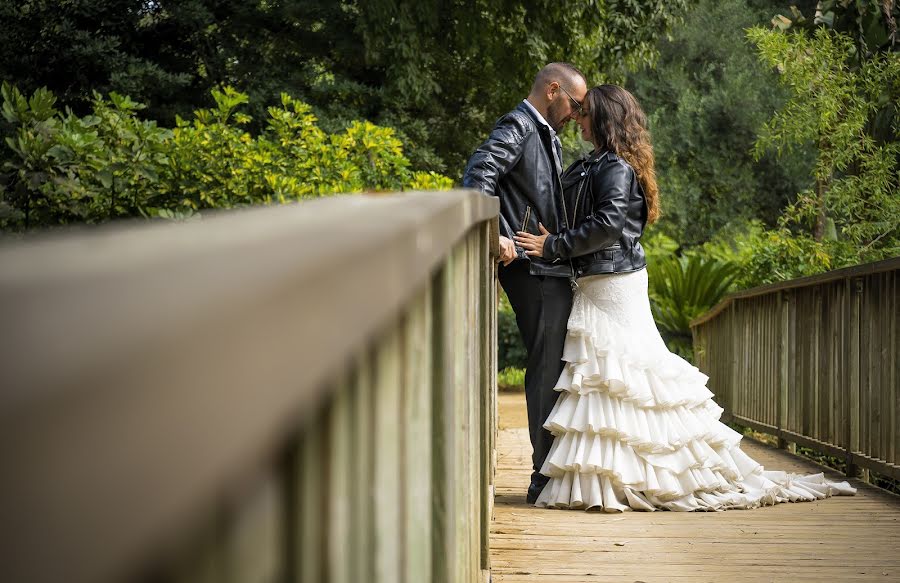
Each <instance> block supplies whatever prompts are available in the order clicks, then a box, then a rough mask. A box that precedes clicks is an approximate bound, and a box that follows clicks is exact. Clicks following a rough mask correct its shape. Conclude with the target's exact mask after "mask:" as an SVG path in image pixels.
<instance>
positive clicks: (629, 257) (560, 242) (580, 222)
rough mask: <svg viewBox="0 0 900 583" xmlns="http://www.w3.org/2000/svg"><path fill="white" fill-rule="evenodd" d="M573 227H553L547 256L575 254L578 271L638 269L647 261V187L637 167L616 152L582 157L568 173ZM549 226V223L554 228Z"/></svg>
mask: <svg viewBox="0 0 900 583" xmlns="http://www.w3.org/2000/svg"><path fill="white" fill-rule="evenodd" d="M562 180H563V185H564V187H565V194H566V199H567V200H568V202H569V212H571V213H573V215H570V216H569V223H570V224H572V225H575V227H574V228H572V229H566V230H562V231H551V232H555V233H556V234H553V235H550V236H548V237H547V240H546V241H544V251H543V256H544V258H545V259H549V260H551V261H553V260H556V261H560V260H570V259H571V260H572V262H573V265H574V268H575V277H581V276H585V275H598V274H601V273H623V272H628V271H637V270H639V269H643V268H644V267H646V266H647V261H646V258H645V256H644V249H643V247H641V242H640V239H641V234H642V233H643V231H644V226H645V225H646V224H647V204H646V202H645V200H644V191H643V188H641V186H640V183H639V182H638V179H637V174H636V173H635V171H634V169H633V168H632V167H631V166H630V165H629V164H628V163H627V162H625V160H623V159H621V158H619V157H618V156H616V155H615V154H613V153H611V152H601V153H599V154H595V155H592V156H589V157H588V158H587V159H586V160H579V161H577V162H575V163H574V164H572V165H571V166H569V168H567V169H566V171H565V172H564V173H563V177H562ZM548 230H549V229H548Z"/></svg>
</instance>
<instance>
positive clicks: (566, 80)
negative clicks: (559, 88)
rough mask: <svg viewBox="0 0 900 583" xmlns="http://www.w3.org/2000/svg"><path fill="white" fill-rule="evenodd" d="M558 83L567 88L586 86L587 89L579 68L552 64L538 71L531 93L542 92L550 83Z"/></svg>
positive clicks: (567, 64)
mask: <svg viewBox="0 0 900 583" xmlns="http://www.w3.org/2000/svg"><path fill="white" fill-rule="evenodd" d="M554 81H556V82H557V83H559V84H560V85H563V86H565V87H566V88H570V87H577V86H579V85H580V86H584V87H587V81H586V80H585V77H584V73H582V72H581V71H580V70H578V67H576V66H575V65H571V64H569V63H550V64H549V65H546V66H544V68H543V69H541V70H540V71H538V74H537V76H536V77H535V78H534V83H533V84H532V85H531V91H532V93H534V92H540V91H542V90H543V89H544V87H546V86H547V85H548V84H549V83H552V82H554Z"/></svg>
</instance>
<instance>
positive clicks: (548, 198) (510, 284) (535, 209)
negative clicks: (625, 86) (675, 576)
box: [463, 63, 587, 504]
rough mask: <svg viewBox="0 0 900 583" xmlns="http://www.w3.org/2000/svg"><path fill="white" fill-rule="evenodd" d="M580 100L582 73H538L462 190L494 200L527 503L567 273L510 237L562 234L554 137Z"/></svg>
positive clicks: (556, 68)
mask: <svg viewBox="0 0 900 583" xmlns="http://www.w3.org/2000/svg"><path fill="white" fill-rule="evenodd" d="M586 93H587V84H586V82H585V78H584V74H582V72H581V71H579V70H578V69H576V68H575V67H573V66H572V65H570V64H568V63H550V64H549V65H547V66H545V67H544V68H543V69H541V70H540V72H538V74H537V77H536V78H535V80H534V84H533V85H532V86H531V93H529V94H528V98H527V99H525V100H523V101H522V103H520V104H519V105H518V106H517V107H516V108H515V109H514V110H512V111H511V112H509V113H507V114H506V115H504V116H503V117H501V118H500V119H499V120H498V121H497V124H496V125H495V126H494V129H493V130H492V131H491V134H490V136H488V139H487V140H486V141H485V142H484V143H483V144H482V145H481V146H479V148H478V149H477V150H475V153H474V154H472V157H471V158H470V159H469V163H468V165H467V166H466V172H465V175H464V176H463V186H465V187H467V188H475V189H478V190H480V191H481V192H484V193H486V194H490V195H493V196H497V197H499V198H500V262H501V264H502V265H501V266H500V268H499V277H500V285H501V286H503V290H504V291H505V292H506V295H507V296H508V297H509V303H510V304H511V305H512V308H513V311H514V312H515V313H516V324H517V325H518V327H519V333H520V334H521V335H522V340H523V342H524V343H525V348H526V349H527V350H528V365H527V367H526V371H525V400H526V402H527V407H528V430H529V432H530V434H531V446H532V448H533V454H532V456H531V461H532V464H533V471H532V473H531V484H530V485H529V487H528V494H527V496H526V501H527V502H528V503H529V504H534V502H535V501H536V500H537V497H538V494H540V492H541V489H543V487H544V485H545V484H546V483H547V480H548V478H547V477H546V476H544V475H542V474H541V473H540V469H541V466H542V465H543V463H544V460H545V459H546V457H547V454H548V453H549V451H550V445H551V444H552V443H553V436H552V435H551V434H550V432H549V431H547V430H546V429H544V428H543V425H544V422H545V421H546V420H547V417H548V416H549V415H550V411H551V409H553V405H554V404H555V403H556V398H557V393H556V392H555V391H554V390H553V387H554V385H555V384H556V380H557V379H558V378H559V374H560V373H561V372H562V367H563V362H562V352H563V344H564V342H565V337H566V323H567V322H568V319H569V312H570V311H571V309H572V289H571V287H570V285H569V278H570V277H571V276H572V271H571V266H570V265H569V264H568V263H563V262H556V263H551V262H548V261H545V260H543V259H541V258H539V257H529V256H526V255H525V253H524V251H523V250H522V249H521V248H518V247H516V245H515V242H514V241H513V237H514V235H515V233H516V231H528V232H530V233H534V234H539V227H538V225H539V224H542V225H544V226H545V227H546V228H547V229H549V230H550V232H552V233H558V232H559V231H560V230H562V229H564V228H566V219H565V213H564V208H565V202H564V201H563V198H562V197H563V191H562V183H561V181H560V173H561V172H562V152H561V146H560V143H559V138H557V136H556V133H557V132H558V131H560V130H561V129H562V128H563V126H564V125H565V124H566V123H567V122H568V121H569V120H570V119H574V118H575V116H576V115H578V113H579V112H580V111H581V102H582V100H583V99H584V96H585V94H586ZM570 212H571V211H570ZM569 220H571V219H569Z"/></svg>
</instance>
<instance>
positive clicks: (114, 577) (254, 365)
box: [0, 191, 498, 583]
mask: <svg viewBox="0 0 900 583" xmlns="http://www.w3.org/2000/svg"><path fill="white" fill-rule="evenodd" d="M497 212H498V205H497V200H496V199H492V198H489V197H484V196H482V195H479V194H476V193H474V192H471V191H454V192H448V193H419V194H407V195H399V196H384V197H366V196H354V197H338V198H332V199H323V200H318V201H314V202H308V203H303V204H298V205H290V206H286V207H272V208H263V209H252V210H246V211H239V212H233V213H225V214H223V215H222V216H214V217H210V218H207V219H205V220H202V221H199V222H197V223H192V224H185V225H169V224H155V225H146V224H139V225H127V226H125V227H121V226H120V227H113V228H111V229H101V230H99V231H91V232H83V233H80V234H79V233H75V234H72V233H64V234H60V235H55V236H50V237H47V238H41V239H38V240H37V241H31V242H25V243H13V244H10V243H6V244H5V245H4V246H3V247H0V326H2V328H0V387H2V390H0V472H2V479H0V580H2V581H9V582H13V581H16V582H25V581H27V582H29V583H44V582H48V583H49V582H60V581H66V583H88V582H105V581H164V582H179V581H190V582H213V581H216V582H219V581H221V582H235V583H269V582H273V583H274V582H281V581H309V582H319V581H328V582H350V581H366V582H368V581H372V582H385V583H387V582H390V583H394V582H408V583H418V582H420V581H437V582H448V583H451V582H452V583H455V582H457V581H480V580H482V578H483V577H484V573H485V570H486V569H487V568H488V564H487V561H488V540H487V538H488V532H489V520H490V512H491V504H492V499H493V496H492V486H491V485H492V480H493V473H494V465H495V462H494V459H493V451H494V437H495V426H496V425H495V422H496V414H495V411H496V401H495V386H496V383H495V374H496V373H495V371H496V344H495V334H496V288H495V279H494V259H493V257H495V256H496V254H497V249H496V244H495V243H494V242H495V241H496V240H497V237H496V216H497Z"/></svg>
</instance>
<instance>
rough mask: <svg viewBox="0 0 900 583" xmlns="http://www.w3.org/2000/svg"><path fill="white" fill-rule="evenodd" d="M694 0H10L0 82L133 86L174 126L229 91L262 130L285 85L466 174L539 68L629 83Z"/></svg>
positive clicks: (64, 89)
mask: <svg viewBox="0 0 900 583" xmlns="http://www.w3.org/2000/svg"><path fill="white" fill-rule="evenodd" d="M689 1H690V0H670V1H662V0H652V1H651V0H641V1H639V0H591V1H588V2H578V3H569V4H567V3H560V2H551V1H550V0H535V1H532V2H528V3H520V2H511V1H509V0H425V1H418V2H412V1H410V0H399V1H391V2H388V1H387V0H366V1H362V0H283V1H276V2H270V1H262V0H255V1H246V0H178V1H175V0H72V1H70V2H66V3H57V2H50V1H49V0H24V1H13V0H0V18H2V21H3V22H4V26H5V27H6V28H5V31H4V35H3V37H2V38H0V78H2V79H4V80H7V81H10V82H14V83H16V84H17V85H18V86H19V87H20V88H21V89H22V90H23V91H25V92H26V93H30V92H32V91H34V90H35V89H37V88H39V87H41V86H46V87H48V88H50V89H51V90H53V91H54V92H55V93H56V94H57V95H59V97H60V103H61V105H66V106H68V105H71V106H75V107H76V110H77V111H80V112H81V113H85V112H87V111H88V110H89V109H90V103H91V99H92V91H94V90H98V91H100V92H102V93H106V92H109V91H116V92H118V93H120V94H128V95H131V96H132V98H134V99H135V100H137V101H141V102H143V103H147V104H148V107H147V108H146V109H145V110H143V112H142V115H144V116H146V117H147V118H148V119H158V120H159V121H160V122H161V123H165V124H171V123H174V118H175V115H177V114H180V115H182V116H183V117H184V116H187V115H189V113H190V112H191V111H193V109H195V108H196V107H198V106H200V105H203V104H206V103H207V100H208V92H209V91H210V90H211V89H212V88H214V87H217V86H219V85H222V84H228V85H232V86H234V87H235V88H237V89H238V90H240V91H242V92H244V93H246V94H248V96H249V99H250V101H249V103H248V105H247V108H248V111H249V113H250V115H251V117H252V118H253V119H256V120H257V125H255V126H254V127H251V128H249V129H250V130H252V131H262V130H263V129H264V127H263V125H262V123H261V122H260V121H259V120H262V119H264V118H265V116H264V115H263V114H264V112H265V109H266V107H268V106H269V105H271V104H272V103H275V102H277V100H278V96H279V95H280V93H281V92H287V93H289V94H291V95H294V96H296V97H297V98H298V99H301V100H303V101H304V102H307V103H309V104H311V105H312V106H313V110H314V113H315V114H316V115H317V117H318V118H319V120H320V123H321V125H322V128H323V129H325V130H326V131H330V132H334V131H339V130H340V129H342V128H343V127H344V126H345V125H346V124H347V123H348V122H349V121H350V120H353V119H368V120H370V121H372V122H375V123H378V124H381V125H387V126H391V127H395V128H396V129H397V131H398V133H399V136H400V137H401V139H402V140H403V141H404V143H406V144H408V145H409V149H408V155H409V156H410V159H411V162H412V163H413V164H414V165H415V166H417V167H426V168H428V169H432V170H439V171H443V170H447V171H449V172H450V173H451V174H453V175H459V174H461V172H462V169H463V166H464V161H465V159H466V158H467V157H468V155H469V154H470V153H471V151H472V150H473V149H474V147H475V146H476V145H477V143H478V141H479V139H481V138H482V137H483V136H484V135H485V134H486V133H487V131H488V130H489V129H490V126H491V124H492V123H493V121H494V120H495V119H496V118H497V117H498V116H499V115H501V114H502V113H504V112H505V111H506V110H508V109H509V108H511V107H512V106H513V105H514V104H515V102H516V101H517V100H518V99H521V98H522V97H524V95H525V94H526V93H527V90H528V87H529V85H530V83H531V81H532V79H533V77H534V74H535V73H536V72H537V70H538V69H539V68H540V67H541V66H542V65H543V64H544V63H546V62H548V61H553V60H566V61H572V62H574V63H575V64H576V65H578V66H580V67H582V68H583V69H584V70H585V72H586V73H587V74H588V75H589V77H591V78H592V79H596V78H601V77H602V78H610V76H615V75H618V76H620V77H621V75H622V72H624V71H626V70H628V69H629V68H634V67H637V66H638V65H640V64H643V63H647V62H652V60H653V59H654V57H655V54H656V49H655V42H656V38H657V37H658V36H659V35H661V34H664V33H665V31H666V30H668V29H669V28H670V27H671V26H672V25H673V24H674V23H675V22H677V20H678V18H679V16H680V14H681V12H682V11H683V10H684V8H685V7H686V5H687V4H688V2H689Z"/></svg>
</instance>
